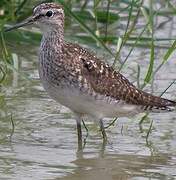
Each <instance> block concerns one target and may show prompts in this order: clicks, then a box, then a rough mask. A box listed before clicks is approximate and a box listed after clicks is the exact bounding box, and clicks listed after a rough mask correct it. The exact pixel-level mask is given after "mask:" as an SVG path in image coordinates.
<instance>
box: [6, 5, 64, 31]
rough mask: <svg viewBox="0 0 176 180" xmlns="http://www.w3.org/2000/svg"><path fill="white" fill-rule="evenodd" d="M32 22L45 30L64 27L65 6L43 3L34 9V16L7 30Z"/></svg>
mask: <svg viewBox="0 0 176 180" xmlns="http://www.w3.org/2000/svg"><path fill="white" fill-rule="evenodd" d="M31 24H36V25H37V26H38V27H39V28H40V29H41V30H42V31H44V32H45V31H49V30H53V29H54V28H62V27H63V26H64V10H63V7H62V6H61V5H58V4H55V3H42V4H40V5H38V6H36V7H35V8H34V9H33V14H32V16H30V17H29V18H27V19H26V20H24V21H23V22H21V23H18V24H16V25H14V26H13V27H10V28H8V29H6V30H5V31H11V30H13V29H17V28H20V27H23V26H27V25H31Z"/></svg>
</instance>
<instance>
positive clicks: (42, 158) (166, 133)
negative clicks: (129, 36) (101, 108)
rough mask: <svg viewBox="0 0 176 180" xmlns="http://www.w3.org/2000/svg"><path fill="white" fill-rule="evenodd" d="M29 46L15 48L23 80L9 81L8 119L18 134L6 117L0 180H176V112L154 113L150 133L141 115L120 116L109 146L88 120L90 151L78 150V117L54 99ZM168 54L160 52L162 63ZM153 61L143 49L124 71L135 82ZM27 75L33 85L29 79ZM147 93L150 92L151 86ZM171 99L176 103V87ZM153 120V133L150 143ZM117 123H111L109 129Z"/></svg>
mask: <svg viewBox="0 0 176 180" xmlns="http://www.w3.org/2000/svg"><path fill="white" fill-rule="evenodd" d="M175 32H176V31H175ZM24 46H25V45H21V46H17V47H16V48H12V49H13V50H12V52H13V53H14V54H16V55H17V59H18V61H19V62H20V66H21V67H20V69H21V71H22V72H21V73H22V75H18V74H16V73H15V72H14V73H12V76H11V77H10V78H9V80H8V83H7V86H8V88H7V89H6V91H7V94H8V96H7V106H8V113H9V112H11V113H12V118H13V121H14V123H15V131H14V134H13V136H12V137H11V138H10V132H11V125H10V118H9V119H8V118H6V117H5V115H4V118H3V116H1V120H0V129H1V131H0V137H1V139H0V179H8V180H10V179H16V180H19V179H20V180H21V179H22V180H28V179H30V180H31V179H37V180H40V179H41V180H43V179H50V180H51V179H52V180H56V179H63V180H67V179H70V180H82V179H85V180H94V179H102V180H111V179H113V180H117V179H123V180H124V179H135V180H136V179H144V180H148V179H176V131H175V129H176V112H171V113H163V114H161V113H159V114H154V113H151V114H150V115H149V119H148V120H146V121H145V122H144V123H143V125H142V129H141V128H140V127H139V120H140V119H141V115H139V116H137V117H135V118H133V119H127V118H120V119H118V121H117V122H116V123H115V125H114V126H113V127H110V128H109V129H108V130H107V134H108V143H107V144H103V143H102V139H101V136H100V132H99V131H98V128H97V127H96V125H94V124H93V123H92V122H89V121H86V124H87V126H88V128H89V136H88V138H87V139H86V144H85V146H84V148H83V150H78V147H77V134H76V128H75V124H76V123H75V120H74V119H73V115H72V113H71V112H70V111H69V110H68V109H67V108H65V107H63V106H61V105H59V104H58V103H56V102H54V101H53V100H51V99H50V98H49V97H48V95H47V94H46V92H45V91H44V90H43V88H42V86H41V84H40V81H39V78H38V71H37V65H36V64H37V56H36V54H37V47H29V46H27V47H26V48H24ZM21 48H23V52H20V49H21ZM164 52H165V50H163V49H160V50H157V54H156V55H157V56H156V62H157V64H158V63H159V61H161V60H162V59H160V57H162V56H163V53H164ZM126 53H127V52H124V53H123V55H124V57H125V55H126ZM148 59H149V50H147V49H142V48H138V49H136V51H135V52H134V53H133V55H132V56H131V57H130V60H129V62H128V63H127V64H128V65H127V66H126V67H125V68H124V70H123V72H124V74H125V75H126V77H129V76H130V79H131V80H132V81H135V79H136V78H135V77H136V73H135V69H136V67H137V66H136V64H137V63H139V64H140V65H141V67H142V70H141V71H142V72H146V67H147V65H148ZM175 59H176V55H175V54H174V55H173V56H172V58H171V60H169V62H168V63H166V65H165V66H164V67H163V68H162V69H161V70H160V71H159V73H158V74H157V75H156V78H155V81H154V84H153V91H154V93H155V94H157V95H159V94H160V93H161V92H163V91H164V90H165V88H166V87H167V86H168V85H169V84H170V82H172V81H173V80H174V79H175V72H176V64H175ZM23 73H24V74H25V77H26V78H28V79H30V81H29V80H26V79H24V76H23ZM146 90H147V91H150V90H151V89H150V86H147V87H146ZM164 97H167V98H170V99H175V97H176V91H175V85H173V86H172V87H171V88H170V89H169V90H168V91H167V93H165V95H164ZM1 115H3V112H1ZM151 120H153V128H152V133H151V134H150V136H149V140H148V142H146V138H145V136H146V133H147V130H148V128H149V126H150V122H151ZM109 122H110V120H105V124H106V125H108V123H109ZM84 137H86V133H85V131H84Z"/></svg>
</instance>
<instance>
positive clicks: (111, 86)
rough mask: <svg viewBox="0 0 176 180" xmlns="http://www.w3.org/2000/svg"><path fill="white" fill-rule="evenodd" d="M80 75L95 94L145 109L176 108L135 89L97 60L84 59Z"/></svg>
mask: <svg viewBox="0 0 176 180" xmlns="http://www.w3.org/2000/svg"><path fill="white" fill-rule="evenodd" d="M81 61H82V63H83V67H82V74H83V76H84V78H86V80H87V82H88V83H90V85H91V87H92V88H93V90H94V91H95V92H96V93H99V94H102V95H105V96H110V97H112V98H115V99H117V100H124V101H126V102H127V103H129V104H136V105H142V106H144V108H146V109H152V107H155V108H161V109H168V108H167V107H168V106H176V102H174V101H170V100H167V99H164V98H160V97H156V96H153V95H151V94H148V93H146V92H144V91H141V90H139V89H137V88H136V87H135V86H134V85H133V84H132V83H130V82H129V81H128V80H127V79H126V78H125V77H124V76H123V75H121V74H120V73H119V72H117V71H115V70H114V69H113V68H112V67H110V66H108V65H107V64H105V63H104V62H102V61H100V60H99V59H94V58H93V60H91V59H84V58H81Z"/></svg>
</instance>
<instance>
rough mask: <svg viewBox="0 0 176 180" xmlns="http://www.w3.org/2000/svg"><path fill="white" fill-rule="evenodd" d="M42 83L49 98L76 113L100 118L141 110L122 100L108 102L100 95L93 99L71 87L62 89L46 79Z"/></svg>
mask: <svg viewBox="0 0 176 180" xmlns="http://www.w3.org/2000/svg"><path fill="white" fill-rule="evenodd" d="M42 83H43V86H44V88H45V90H46V91H47V92H48V94H49V95H50V96H51V98H53V99H54V100H56V101H57V102H59V103H60V104H62V105H64V106H66V107H68V108H70V109H71V110H72V111H74V112H77V113H81V114H85V115H88V116H92V117H95V118H98V119H100V118H104V117H124V116H126V117H129V116H134V115H135V114H137V113H139V112H141V108H140V106H136V105H130V104H126V103H125V102H124V101H115V100H114V101H111V102H108V101H107V99H105V98H104V97H103V96H102V95H100V96H99V97H98V98H97V99H95V98H94V97H92V96H90V95H89V94H86V93H83V92H80V91H79V90H78V89H75V88H72V87H70V88H65V89H64V88H60V87H58V86H56V87H55V86H53V85H52V86H51V85H50V84H49V83H48V82H47V81H43V82H42Z"/></svg>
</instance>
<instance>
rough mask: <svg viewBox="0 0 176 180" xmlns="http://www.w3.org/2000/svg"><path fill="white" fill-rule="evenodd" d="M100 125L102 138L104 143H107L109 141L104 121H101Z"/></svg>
mask: <svg viewBox="0 0 176 180" xmlns="http://www.w3.org/2000/svg"><path fill="white" fill-rule="evenodd" d="M99 124H100V131H101V133H102V136H103V141H104V142H106V141H107V135H106V131H105V128H104V124H103V121H102V119H100V120H99Z"/></svg>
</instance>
